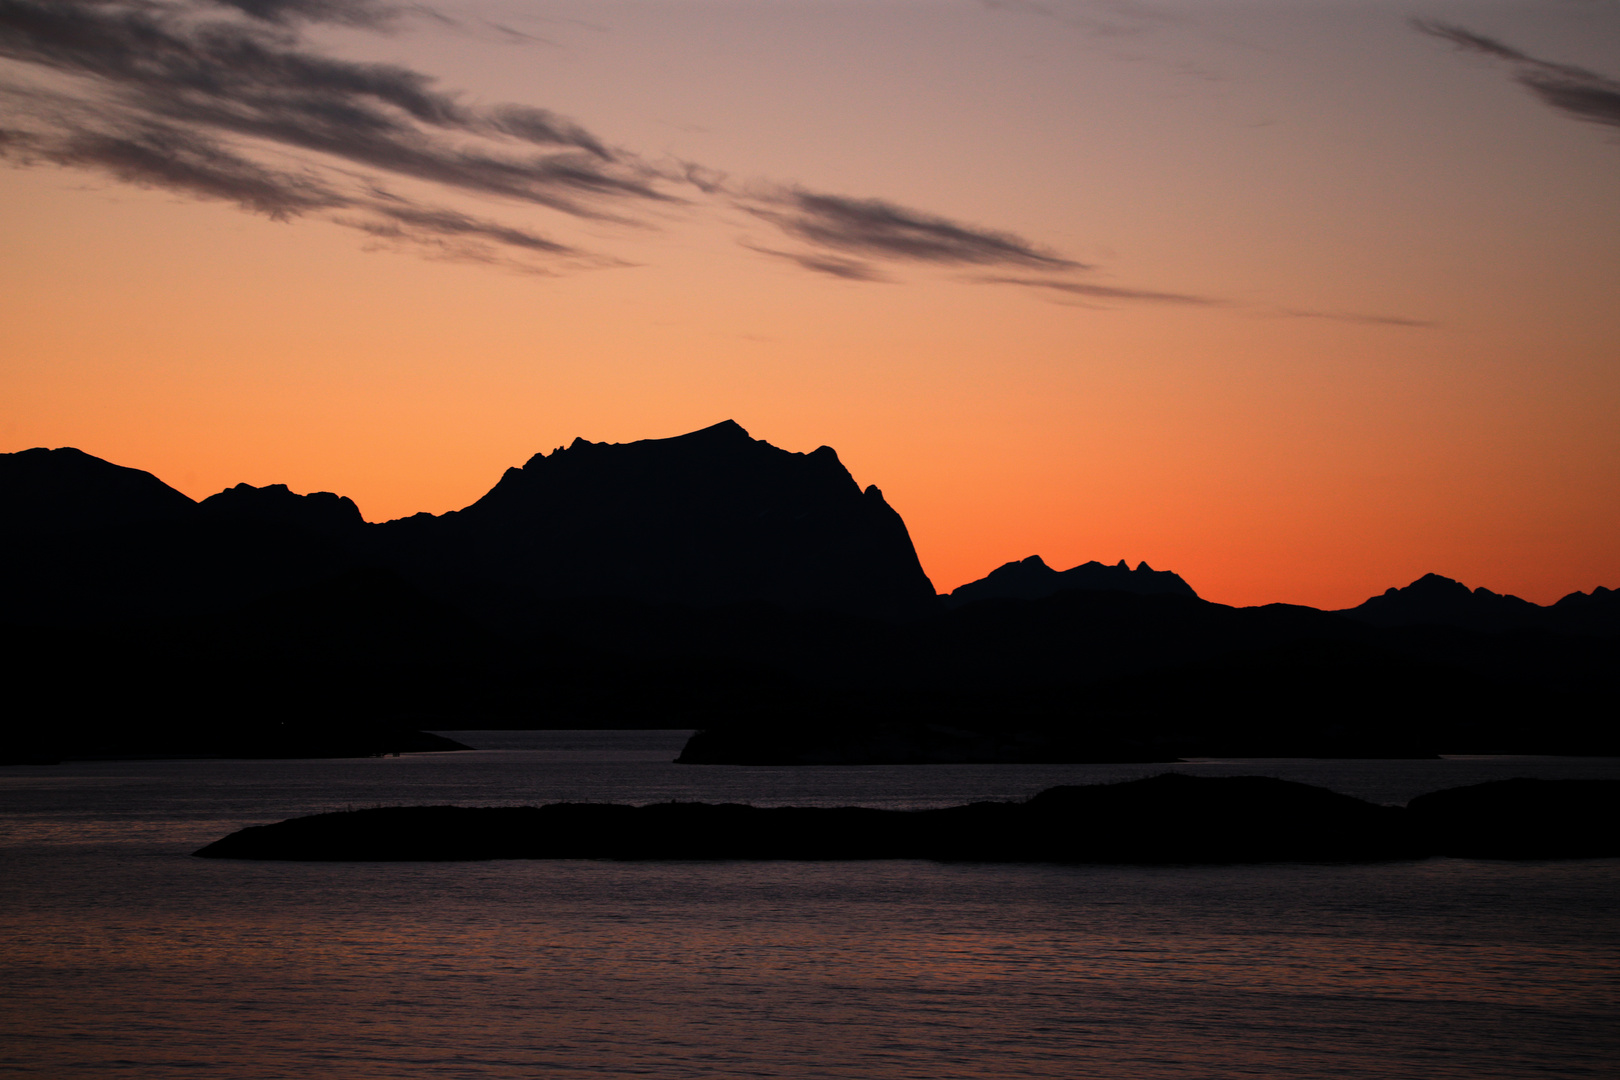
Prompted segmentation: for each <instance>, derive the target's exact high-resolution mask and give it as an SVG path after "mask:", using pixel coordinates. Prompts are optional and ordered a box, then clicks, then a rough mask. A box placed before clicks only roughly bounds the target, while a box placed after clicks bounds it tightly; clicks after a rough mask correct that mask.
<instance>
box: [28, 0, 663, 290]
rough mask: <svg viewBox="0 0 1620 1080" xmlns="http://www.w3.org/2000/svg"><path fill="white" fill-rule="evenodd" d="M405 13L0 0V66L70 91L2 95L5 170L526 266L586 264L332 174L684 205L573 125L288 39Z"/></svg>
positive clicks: (250, 2)
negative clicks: (505, 250) (156, 192)
mask: <svg viewBox="0 0 1620 1080" xmlns="http://www.w3.org/2000/svg"><path fill="white" fill-rule="evenodd" d="M399 10H400V9H398V8H396V7H394V6H392V5H387V4H381V3H372V2H367V0H171V2H161V0H53V2H50V3H45V2H41V0H0V59H4V60H9V61H12V62H14V63H17V64H22V65H27V66H28V67H29V68H31V69H33V70H36V71H38V70H43V71H49V72H54V73H56V74H57V75H60V76H67V77H69V78H70V79H73V80H77V82H76V83H70V84H67V87H68V88H63V84H62V83H61V82H60V80H58V81H57V82H55V83H52V84H51V86H52V89H50V90H43V89H39V88H37V87H36V88H26V87H22V86H18V85H0V107H4V110H5V113H6V115H7V118H8V122H9V125H10V126H9V128H8V131H9V132H10V134H9V135H8V137H7V139H6V141H5V144H4V146H3V147H0V152H3V156H4V157H5V158H6V160H8V161H9V162H11V163H13V164H24V165H26V164H37V163H42V162H48V163H51V164H55V165H60V166H65V167H71V168H84V169H91V170H94V171H98V172H101V173H103V174H105V175H108V176H112V177H115V178H117V179H119V180H122V181H125V182H128V183H134V184H139V185H142V186H148V187H159V188H166V189H168V190H172V191H176V192H180V193H183V194H187V195H191V196H194V197H198V198H205V199H222V200H227V201H230V202H234V203H236V204H237V205H239V206H242V207H243V208H245V209H248V210H251V211H254V212H257V213H262V214H265V215H267V216H269V217H271V218H275V219H278V220H288V219H291V218H293V217H298V216H301V215H308V214H319V215H321V216H325V217H328V218H332V212H333V211H338V210H342V211H346V212H348V216H346V217H345V218H344V219H343V221H342V223H344V224H349V225H355V224H356V219H355V218H354V217H353V212H354V211H357V210H358V211H363V212H365V213H369V214H371V215H373V216H372V218H371V220H370V225H369V226H365V225H363V224H362V225H361V226H360V227H365V228H367V231H370V232H375V231H376V229H383V230H384V231H387V230H390V229H392V230H396V231H398V230H401V229H404V230H406V231H407V232H408V233H409V236H410V237H413V238H417V239H420V238H423V237H426V236H429V235H438V236H440V237H443V238H449V239H456V240H467V239H468V238H474V237H476V238H477V239H479V240H481V241H485V242H490V243H495V244H499V245H503V246H506V247H509V248H512V249H514V250H515V251H517V252H521V253H525V254H527V255H530V256H546V257H567V258H586V256H584V254H583V253H581V252H579V251H577V250H575V249H574V248H572V247H570V246H568V245H566V244H561V243H557V242H555V241H551V240H547V239H545V238H543V237H540V236H539V235H538V234H536V233H534V232H532V231H531V230H528V229H524V228H520V227H517V226H505V225H497V224H494V223H490V222H484V221H483V220H482V219H476V218H473V217H470V216H468V215H465V214H461V213H459V212H456V211H450V210H437V209H435V210H418V211H410V212H409V215H410V216H409V220H407V219H406V217H402V215H403V214H406V213H407V212H406V211H402V210H400V209H399V206H400V205H402V204H400V203H397V202H390V201H388V200H378V199H376V198H374V197H373V194H370V193H374V192H375V191H376V190H377V185H376V183H375V182H371V183H369V184H366V183H360V182H357V181H356V180H355V178H354V177H353V176H352V174H349V173H347V172H346V171H345V170H344V169H343V168H341V167H337V166H336V165H334V162H336V163H347V164H349V165H357V166H361V167H364V168H368V169H373V170H377V171H378V172H380V173H381V174H383V175H384V176H386V177H392V178H411V179H415V180H419V181H423V182H426V183H428V184H430V185H434V186H436V187H437V188H439V189H441V190H444V191H447V192H462V193H473V194H479V195H492V196H497V197H501V198H505V199H509V200H513V201H515V202H519V203H528V204H532V205H536V206H541V207H545V208H548V209H551V210H556V211H559V212H561V213H564V214H567V215H570V216H572V217H576V218H582V219H590V220H614V221H629V220H633V217H632V215H633V208H634V206H635V205H636V204H647V203H668V202H671V201H674V200H675V196H673V195H671V194H669V193H667V192H665V191H663V190H661V189H660V186H659V185H660V184H661V183H662V182H664V180H665V178H664V177H662V176H661V175H660V174H658V173H657V172H656V171H655V170H653V169H651V168H650V167H648V166H646V165H645V164H643V163H641V162H640V161H639V160H638V159H636V158H635V157H634V156H633V155H626V154H622V153H620V152H616V151H614V150H612V149H611V148H609V146H608V145H607V144H606V143H605V142H604V141H603V140H601V139H599V138H598V137H596V136H595V135H593V134H592V133H591V132H589V131H587V130H586V129H585V128H584V127H582V126H581V125H579V124H577V123H575V122H573V121H571V120H569V119H567V118H565V117H562V116H559V115H557V114H556V113H553V112H550V111H548V110H545V109H539V108H534V107H531V106H525V105H499V106H495V107H493V108H487V109H478V108H473V107H470V106H467V105H465V104H463V102H462V101H461V100H460V98H459V97H458V96H456V95H454V94H449V93H446V92H444V91H442V90H440V89H439V88H438V86H437V83H436V80H434V79H433V78H431V77H430V76H427V75H424V74H422V73H420V72H416V71H412V70H410V69H409V68H405V67H401V66H398V65H391V64H378V63H361V62H354V61H348V60H342V59H337V58H333V57H329V56H325V55H321V54H319V53H316V52H311V51H309V50H308V49H307V48H304V47H303V46H302V45H301V42H300V39H299V37H298V34H297V31H296V24H298V23H303V22H338V23H345V24H349V25H354V26H364V27H376V26H378V25H380V24H381V23H382V22H384V21H386V20H387V19H388V18H391V17H392V16H393V15H394V14H396V13H397V12H398V11H399ZM223 11H230V12H239V13H241V15H243V16H246V21H242V19H236V20H230V19H225V18H222V17H220V14H219V13H220V12H223ZM523 147H530V148H533V150H534V152H529V153H524V152H522V148H523ZM266 152H271V153H275V154H278V155H280V156H282V157H286V156H288V155H289V154H291V155H292V156H293V157H294V158H295V159H296V160H297V161H298V162H299V165H300V166H301V170H300V171H298V172H289V171H287V170H285V169H280V168H275V167H272V166H269V165H267V164H265V163H263V162H262V161H259V160H257V158H258V157H261V156H263V155H264V153H266ZM301 152H302V153H301ZM310 155H315V156H310ZM368 192H370V193H368ZM334 220H335V219H334ZM604 261H605V260H597V263H598V264H601V263H602V262H604Z"/></svg>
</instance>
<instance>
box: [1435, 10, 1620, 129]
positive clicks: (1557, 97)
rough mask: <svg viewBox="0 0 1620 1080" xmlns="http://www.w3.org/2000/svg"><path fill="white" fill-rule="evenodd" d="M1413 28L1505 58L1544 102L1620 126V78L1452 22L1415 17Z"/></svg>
mask: <svg viewBox="0 0 1620 1080" xmlns="http://www.w3.org/2000/svg"><path fill="white" fill-rule="evenodd" d="M1411 26H1412V28H1413V29H1415V30H1417V31H1419V32H1420V33H1424V34H1428V35H1429V36H1430V37H1434V38H1439V39H1440V40H1442V41H1449V42H1450V43H1451V44H1453V45H1455V46H1457V47H1458V48H1459V49H1462V50H1464V51H1465V52H1472V53H1477V54H1479V55H1481V56H1489V57H1491V58H1493V59H1496V60H1504V61H1506V62H1508V63H1510V64H1512V65H1514V67H1515V68H1516V69H1517V70H1516V71H1515V72H1514V76H1513V77H1514V78H1515V79H1516V80H1517V81H1518V82H1519V84H1520V85H1521V86H1523V87H1525V88H1526V89H1527V90H1529V91H1530V92H1531V93H1533V94H1535V95H1536V97H1538V98H1540V99H1541V102H1542V104H1544V105H1547V106H1548V107H1550V108H1552V109H1555V110H1557V111H1558V112H1561V113H1563V114H1564V115H1566V116H1570V117H1573V118H1574V119H1576V120H1583V121H1586V122H1587V123H1592V124H1603V125H1606V126H1608V127H1620V81H1616V80H1614V79H1610V78H1608V77H1606V76H1603V75H1599V74H1598V73H1597V72H1595V71H1588V70H1587V69H1585V68H1581V67H1575V66H1574V65H1572V64H1559V63H1555V62H1553V61H1550V60H1541V59H1538V58H1536V57H1534V56H1531V55H1530V54H1528V53H1525V52H1522V51H1520V50H1519V49H1515V48H1513V47H1512V46H1511V45H1507V44H1504V43H1503V42H1500V41H1497V40H1496V39H1495V38H1489V37H1486V36H1485V35H1483V34H1476V33H1474V32H1473V31H1472V30H1468V29H1465V28H1463V27H1461V26H1454V25H1452V24H1449V23H1437V22H1429V21H1427V20H1424V19H1413V20H1411Z"/></svg>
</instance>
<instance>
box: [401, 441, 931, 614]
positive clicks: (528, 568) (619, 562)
mask: <svg viewBox="0 0 1620 1080" xmlns="http://www.w3.org/2000/svg"><path fill="white" fill-rule="evenodd" d="M379 533H380V540H379V544H380V547H381V550H383V551H384V552H385V553H386V557H388V558H391V559H394V560H397V565H400V566H401V567H402V568H404V569H407V570H408V571H410V572H412V573H414V574H426V575H438V576H444V577H455V578H459V579H462V580H468V581H472V580H484V581H493V582H500V583H501V584H502V585H503V586H504V587H516V588H520V589H523V590H526V591H527V592H529V593H530V594H532V595H534V596H538V597H559V596H598V597H607V596H620V597H634V598H636V599H639V600H644V601H651V602H673V603H682V604H694V605H720V604H729V603H738V602H743V601H766V602H770V603H774V604H779V605H783V606H785V607H790V608H825V609H834V610H845V611H859V612H867V613H874V614H915V613H919V612H922V611H926V610H928V609H930V608H931V607H932V605H933V602H934V589H933V586H932V585H931V584H930V583H929V581H928V578H927V576H926V575H925V574H924V573H923V570H922V565H921V564H920V563H919V562H918V561H917V553H916V551H915V549H914V548H913V547H912V544H911V538H910V536H909V535H908V534H907V532H906V527H905V523H904V522H903V521H901V520H900V515H898V514H896V513H895V512H894V510H893V509H891V508H890V507H889V505H888V504H887V503H886V502H884V501H883V495H882V493H881V492H879V491H878V489H877V488H875V487H869V488H867V489H866V490H865V491H864V492H863V491H861V490H860V488H859V487H857V486H856V484H855V481H854V480H853V479H852V478H851V477H850V475H849V472H848V471H847V470H846V469H845V468H844V467H843V465H842V464H841V463H840V462H839V460H838V455H837V454H836V453H835V452H834V451H833V450H832V448H830V447H826V446H823V447H821V448H820V449H818V450H816V451H814V452H812V453H809V454H796V453H790V452H788V451H786V450H780V449H777V448H776V447H774V446H771V445H770V444H768V443H765V442H762V441H757V440H754V439H751V438H749V436H748V433H747V432H746V431H744V430H743V429H742V428H741V427H740V426H738V425H737V424H736V423H734V422H732V421H729V420H728V421H726V422H725V423H722V424H716V425H715V426H713V427H710V428H705V429H703V430H701V431H695V432H692V433H691V434H688V435H681V436H678V437H676V438H672V439H648V440H644V441H641V442H633V443H624V444H607V443H590V442H586V441H584V440H583V439H576V440H575V441H574V443H573V444H572V445H570V446H568V447H567V448H565V449H559V450H557V451H555V452H554V453H552V454H551V455H549V456H546V455H539V454H537V455H535V456H534V457H533V458H531V459H530V460H529V461H528V463H527V464H525V465H524V466H523V468H521V469H508V470H507V471H506V474H505V475H504V476H503V477H501V480H500V482H499V483H498V484H496V485H495V487H494V489H492V490H491V491H490V492H489V493H488V494H487V495H485V496H484V497H483V498H481V499H479V500H478V501H477V502H475V503H473V504H472V505H471V506H469V507H467V508H466V509H465V510H461V511H459V512H456V513H451V514H445V515H443V516H442V517H439V518H432V517H428V516H426V515H417V516H416V517H414V518H407V519H404V520H402V521H396V522H390V523H388V524H387V525H385V526H382V527H381V528H380V529H379Z"/></svg>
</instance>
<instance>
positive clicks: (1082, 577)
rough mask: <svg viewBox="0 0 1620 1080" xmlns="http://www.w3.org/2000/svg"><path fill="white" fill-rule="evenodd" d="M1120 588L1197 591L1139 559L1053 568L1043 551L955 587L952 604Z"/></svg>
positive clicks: (1151, 592)
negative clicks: (1133, 562)
mask: <svg viewBox="0 0 1620 1080" xmlns="http://www.w3.org/2000/svg"><path fill="white" fill-rule="evenodd" d="M1081 589H1084V590H1116V591H1118V592H1128V593H1136V594H1137V595H1140V596H1191V597H1193V598H1195V599H1196V598H1197V596H1198V594H1197V593H1196V592H1194V591H1193V588H1192V586H1191V585H1188V584H1187V583H1186V582H1185V581H1183V580H1182V579H1181V578H1180V577H1179V576H1178V575H1176V574H1174V573H1172V572H1170V571H1169V570H1155V569H1153V568H1152V567H1151V566H1149V565H1148V564H1147V563H1145V562H1144V563H1138V564H1137V566H1136V569H1135V570H1132V569H1131V568H1130V567H1129V566H1128V565H1126V563H1125V560H1124V559H1121V560H1120V561H1119V562H1118V563H1117V564H1115V565H1114V566H1108V565H1105V564H1103V563H1100V562H1096V561H1092V562H1088V563H1081V564H1080V565H1079V566H1073V567H1070V568H1069V569H1067V570H1053V569H1052V568H1051V567H1050V566H1047V565H1046V562H1045V560H1043V559H1042V558H1041V557H1040V556H1039V555H1031V556H1030V557H1029V558H1027V559H1021V560H1015V561H1013V562H1010V563H1003V564H1002V565H1001V566H998V567H996V569H994V570H992V571H990V573H989V574H987V575H985V576H984V577H982V578H980V579H979V580H977V581H970V582H968V583H967V584H966V585H962V586H960V587H958V588H956V589H954V590H952V592H951V594H950V597H949V600H948V604H949V606H951V607H956V606H959V605H961V604H968V603H972V602H973V601H975V600H992V599H1002V600H1012V599H1016V600H1038V599H1040V598H1041V597H1043V596H1056V595H1057V594H1058V593H1060V592H1068V591H1071V590H1081Z"/></svg>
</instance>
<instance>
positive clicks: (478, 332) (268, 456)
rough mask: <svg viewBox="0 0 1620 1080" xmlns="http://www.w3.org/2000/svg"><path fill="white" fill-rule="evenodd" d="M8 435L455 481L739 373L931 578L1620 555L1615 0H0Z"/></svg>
mask: <svg viewBox="0 0 1620 1080" xmlns="http://www.w3.org/2000/svg"><path fill="white" fill-rule="evenodd" d="M0 160H3V163H4V164H6V165H8V166H9V167H7V168H3V169H0V275H3V276H0V450H20V449H24V448H27V447H31V446H76V447H79V448H80V449H82V450H85V451H87V452H89V453H91V454H95V455H97V456H100V457H104V458H107V459H108V460H111V461H114V462H117V463H118V464H122V465H130V466H134V467H137V468H141V469H146V470H149V471H151V472H153V473H155V474H157V475H158V476H159V477H161V478H162V479H164V480H165V481H167V482H169V483H170V484H173V485H174V486H176V487H178V488H180V489H181V490H182V491H185V492H186V493H187V494H189V495H191V496H193V497H196V498H201V497H203V496H206V495H208V494H211V493H213V492H215V491H218V490H220V489H222V488H224V487H227V486H229V485H232V484H235V483H238V482H243V481H245V482H248V483H251V484H268V483H286V484H289V485H291V487H292V488H293V490H294V491H300V492H306V491H316V490H327V491H336V492H339V493H342V494H346V495H349V496H351V497H352V498H354V499H355V501H356V502H357V503H358V504H359V505H360V508H361V510H362V512H363V513H364V514H365V516H366V517H367V518H368V519H369V520H373V521H380V520H385V519H388V518H393V517H399V516H403V515H406V514H410V513H414V512H416V511H419V510H429V511H433V512H441V511H445V510H450V509H455V508H458V507H461V506H464V505H466V504H467V503H469V502H471V501H473V500H474V499H476V498H478V497H479V496H480V495H482V494H483V493H484V492H485V491H486V490H488V489H489V488H490V487H491V486H492V485H493V484H494V482H495V481H496V480H497V479H498V478H499V476H500V474H501V472H502V470H504V469H505V468H507V467H508V466H511V465H518V464H521V463H522V462H523V461H525V460H526V459H527V458H528V457H529V456H530V455H532V454H533V453H535V452H538V451H550V450H552V449H554V448H555V447H557V446H559V445H563V444H565V443H568V442H570V441H572V440H573V439H574V437H575V436H582V437H584V438H586V439H589V440H592V441H608V442H623V441H630V440H634V439H640V438H651V437H662V436H668V435H675V434H679V433H682V432H685V431H689V430H693V429H696V428H699V427H704V426H707V425H709V424H713V423H715V422H718V421H720V420H723V419H727V418H731V419H735V420H737V421H738V422H739V423H741V424H742V425H743V426H744V427H746V428H747V429H748V430H749V431H750V432H751V433H752V434H753V436H754V437H755V438H760V439H765V440H767V441H769V442H771V443H773V444H775V445H777V446H781V447H784V448H787V449H790V450H799V451H809V450H813V449H814V448H815V447H817V446H818V445H821V444H823V443H826V444H829V445H831V446H833V447H835V448H837V450H838V451H839V454H840V457H841V458H842V460H843V461H844V463H845V464H846V465H847V466H848V467H849V469H850V470H851V472H852V473H853V474H854V476H855V478H856V480H857V481H858V482H859V483H861V484H862V485H865V484H869V483H875V484H877V485H879V486H880V487H881V488H882V489H883V491H884V494H885V495H886V497H887V498H888V500H889V502H890V503H891V504H892V505H893V506H894V507H895V508H896V509H897V510H898V511H899V512H900V513H901V515H902V516H903V517H904V518H905V520H906V522H907V524H908V525H909V526H910V528H911V533H912V538H913V539H914V541H915V542H916V545H917V550H918V553H919V554H920V555H921V557H922V561H923V566H924V568H925V569H926V570H927V571H928V573H929V575H930V576H931V577H932V579H933V581H934V584H935V586H936V587H937V588H939V589H940V590H941V591H948V590H949V589H951V588H954V587H955V586H957V585H960V584H962V583H963V582H965V581H968V580H971V579H973V578H977V577H980V576H982V575H983V574H985V573H986V572H988V571H989V570H991V569H992V568H994V567H995V566H997V565H999V564H1000V563H1002V562H1005V561H1007V560H1009V559H1014V558H1021V557H1023V556H1026V555H1030V554H1035V553H1038V554H1040V555H1042V556H1043V557H1045V559H1046V561H1047V562H1048V563H1050V564H1052V565H1053V566H1056V567H1059V568H1063V567H1067V566H1071V565H1073V564H1075V563H1078V562H1082V561H1085V560H1087V559H1101V560H1103V561H1106V562H1114V561H1116V560H1118V559H1120V558H1125V559H1129V560H1130V561H1131V562H1132V563H1133V564H1134V563H1135V562H1137V561H1138V560H1146V561H1147V562H1149V563H1150V564H1151V565H1153V566H1154V567H1156V568H1159V569H1173V570H1175V571H1177V572H1178V573H1180V574H1182V576H1184V577H1185V578H1186V579H1187V580H1188V581H1189V582H1190V583H1191V584H1192V585H1193V586H1194V587H1195V588H1196V589H1197V590H1198V591H1199V592H1200V594H1201V595H1203V596H1205V597H1206V598H1208V599H1212V600H1217V601H1222V602H1226V603H1235V604H1254V603H1267V602H1271V601H1286V602H1292V603H1307V604H1313V605H1317V606H1325V607H1343V606H1348V605H1352V604H1355V603H1359V602H1360V601H1361V600H1363V599H1365V598H1366V597H1367V596H1369V595H1371V594H1373V593H1376V592H1380V591H1382V590H1383V589H1384V588H1385V587H1387V586H1390V585H1404V584H1406V583H1407V582H1410V581H1412V580H1413V579H1415V578H1416V577H1418V576H1420V575H1421V574H1423V573H1425V572H1428V571H1436V572H1439V573H1443V574H1446V575H1448V576H1451V577H1455V578H1458V579H1460V580H1462V581H1464V582H1465V583H1467V584H1469V585H1485V586H1487V587H1490V588H1492V589H1495V590H1497V591H1499V592H1512V593H1516V594H1518V595H1520V596H1523V597H1525V598H1527V599H1530V600H1534V601H1537V602H1540V603H1549V602H1551V601H1553V600H1556V599H1557V598H1558V597H1559V596H1562V595H1563V594H1565V593H1567V592H1570V591H1572V590H1577V589H1580V590H1590V589H1592V588H1593V587H1595V586H1598V585H1607V586H1610V587H1614V586H1620V3H1617V2H1614V0H1536V2H1521V0H1515V2H1509V3H1493V2H1489V0H1472V2H1468V3H1433V2H1428V0H1411V2H1405V3H1382V2H1361V0H1357V2H1319V0H1288V2H1281V0H1247V2H1236V0H1204V2H1199V3H1191V2H1168V3H1161V2H1157V0H1154V2H1147V3H1136V2H1132V0H1118V2H1105V0H1104V2H1065V0H1040V2H1036V0H997V2H991V0H986V2H981V3H975V2H968V0H903V2H890V0H862V2H820V0H749V2H721V0H699V2H667V3H666V2H646V3H641V2H635V3H631V2H623V3H621V2H613V0H606V2H592V3H553V2H550V0H448V2H444V3H438V2H432V3H430V4H424V5H419V4H414V3H400V4H397V5H395V4H390V3H387V2H385V0H377V2H366V0H0Z"/></svg>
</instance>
